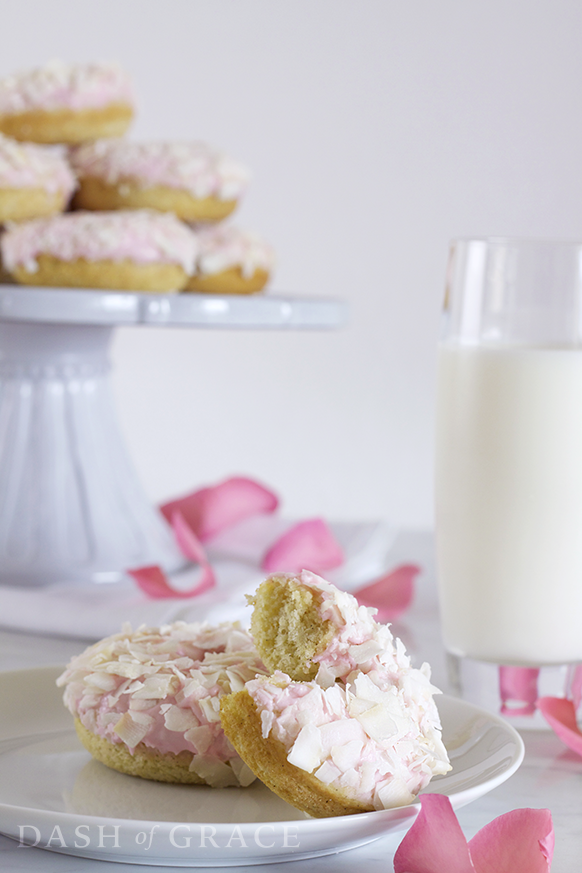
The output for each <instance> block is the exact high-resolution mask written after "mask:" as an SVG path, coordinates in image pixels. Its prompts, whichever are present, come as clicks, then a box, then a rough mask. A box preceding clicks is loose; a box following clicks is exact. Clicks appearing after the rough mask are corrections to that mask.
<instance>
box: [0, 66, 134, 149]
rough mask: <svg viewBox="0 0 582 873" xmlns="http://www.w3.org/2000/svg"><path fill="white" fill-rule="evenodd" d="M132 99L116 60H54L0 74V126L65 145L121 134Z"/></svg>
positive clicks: (26, 138) (13, 133)
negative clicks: (96, 61) (32, 67)
mask: <svg viewBox="0 0 582 873" xmlns="http://www.w3.org/2000/svg"><path fill="white" fill-rule="evenodd" d="M133 102H134V101H133V93H132V88H131V84H130V81H129V77H128V75H127V73H126V72H125V71H124V70H123V69H122V68H121V67H120V66H119V65H118V64H116V63H92V64H79V65H74V64H66V63H64V62H63V61H60V60H53V61H50V62H49V63H48V64H46V65H45V66H44V67H39V68H37V69H34V70H27V71H25V72H22V73H16V74H15V75H12V76H7V77H6V78H4V79H2V80H0V131H1V132H2V133H5V134H6V135H7V136H11V137H13V138H14V139H18V140H22V141H29V142H38V143H64V144H69V145H74V144H78V143H82V142H86V141H87V140H95V139H100V138H102V137H108V136H122V135H123V134H124V133H125V132H126V130H127V128H128V127H129V124H130V122H131V119H132V117H133Z"/></svg>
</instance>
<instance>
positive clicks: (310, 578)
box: [58, 571, 450, 817]
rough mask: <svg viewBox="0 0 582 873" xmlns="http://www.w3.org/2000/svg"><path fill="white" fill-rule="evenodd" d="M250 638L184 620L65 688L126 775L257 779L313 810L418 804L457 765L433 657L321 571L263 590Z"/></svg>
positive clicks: (122, 641) (218, 783) (80, 660)
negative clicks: (407, 645)
mask: <svg viewBox="0 0 582 873" xmlns="http://www.w3.org/2000/svg"><path fill="white" fill-rule="evenodd" d="M251 602H252V603H253V604H254V611H253V616H252V620H251V634H250V635H249V634H247V633H246V632H244V631H241V630H240V628H238V627H237V626H234V625H221V626H220V627H219V628H211V627H208V626H206V625H196V624H184V623H183V622H178V623H176V624H174V625H167V626H165V627H162V628H160V629H147V628H141V629H139V630H138V631H136V632H132V631H131V629H130V628H127V629H126V630H125V631H124V632H123V633H121V634H118V635H115V636H113V637H108V638H107V639H105V640H102V641H101V642H100V643H97V644H96V645H94V646H92V647H91V648H89V649H88V650H87V651H86V652H84V653H82V654H81V655H79V656H77V657H76V658H74V659H73V660H72V661H71V663H70V664H69V666H68V668H67V670H66V671H65V673H64V674H63V675H62V676H61V677H60V679H59V680H58V684H60V685H65V686H66V690H65V696H64V700H65V704H66V706H67V707H68V708H69V710H70V711H71V713H72V714H73V715H74V717H75V724H76V727H77V733H78V735H79V737H80V739H81V741H82V743H83V744H84V745H85V747H86V748H87V749H88V750H89V751H90V752H91V753H92V754H93V756H94V757H95V758H97V760H99V761H101V762H102V763H104V764H106V765H107V766H109V767H112V768H114V769H116V770H120V771H121V772H124V773H128V774H130V775H134V776H136V775H137V776H142V777H144V778H148V779H155V780H158V781H168V782H198V783H201V782H202V783H206V784H207V785H210V786H213V787H223V786H227V785H241V786H245V785H248V784H250V783H251V782H252V781H253V779H254V778H256V777H258V778H259V779H260V780H262V781H263V782H264V783H265V784H266V785H267V786H268V787H269V788H271V789H272V790H273V791H274V792H275V793H277V794H278V795H279V796H281V797H282V798H283V799H284V800H286V801H287V802H289V803H291V804H292V805H293V806H295V807H297V808H298V809H301V810H303V811H304V812H306V813H308V814H309V815H312V816H315V817H322V816H331V815H346V814H350V813H358V812H369V811H372V810H375V809H384V808H388V807H395V806H402V805H406V804H409V803H411V802H412V801H413V800H414V799H415V797H416V795H417V794H418V792H419V791H420V790H421V789H422V788H424V787H425V786H426V785H427V784H428V782H429V781H430V779H431V778H432V776H433V775H438V774H443V773H446V772H447V771H448V770H449V769H450V765H449V761H448V756H447V752H446V749H445V748H444V746H443V743H442V740H441V729H440V722H439V715H438V711H437V709H436V706H435V703H434V700H433V695H434V694H435V692H436V691H437V689H436V688H434V686H432V685H431V683H430V670H429V668H428V666H427V665H426V664H423V666H422V667H421V668H420V669H414V668H412V667H411V665H410V660H409V658H408V657H407V655H406V653H405V651H404V646H403V645H402V643H401V642H400V641H399V640H395V639H393V637H392V634H391V632H390V630H389V628H388V626H387V625H380V624H378V623H377V622H376V621H375V620H374V610H370V609H367V608H366V607H360V606H359V605H358V603H357V601H356V599H355V598H354V597H352V596H351V595H350V594H347V593H346V592H342V591H339V590H338V589H337V588H335V587H334V586H333V585H331V584H330V583H328V582H326V581H325V580H323V579H321V578H320V577H319V576H316V575H315V574H313V573H310V572H308V571H303V572H302V573H300V574H298V575H293V574H285V573H282V574H276V575H274V576H271V577H269V578H268V579H267V580H266V581H265V582H263V583H262V585H261V586H260V587H259V589H258V590H257V592H256V594H255V596H254V598H251Z"/></svg>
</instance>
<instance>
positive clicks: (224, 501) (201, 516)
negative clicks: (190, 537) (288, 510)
mask: <svg viewBox="0 0 582 873" xmlns="http://www.w3.org/2000/svg"><path fill="white" fill-rule="evenodd" d="M278 505H279V499H278V497H277V496H276V494H274V492H272V491H270V490H269V489H268V488H266V487H265V486H264V485H261V484H260V483H259V482H256V481H255V480H254V479H248V478H246V477H245V476H232V477H231V478H230V479H226V480H225V481H224V482H219V483H218V484H217V485H210V486H208V487H206V488H200V489H199V490H198V491H194V492H192V493H191V494H186V495H185V496H184V497H180V498H178V499H177V500H170V501H169V502H168V503H164V504H162V506H160V511H161V512H162V514H163V515H164V516H165V518H166V519H167V520H168V521H169V522H170V523H171V520H172V514H173V513H174V512H180V513H182V515H183V517H184V519H185V521H186V523H187V524H188V525H189V527H190V528H191V529H192V530H193V531H194V533H195V534H196V535H197V536H198V537H199V539H200V540H202V541H205V540H209V539H212V537H213V536H216V534H218V533H220V531H221V530H224V529H225V528H228V527H231V526H232V525H234V524H236V523H237V522H239V521H243V519H245V518H249V517H250V516H252V515H259V514H260V513H268V512H274V511H275V509H277V507H278Z"/></svg>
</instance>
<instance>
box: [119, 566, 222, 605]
mask: <svg viewBox="0 0 582 873" xmlns="http://www.w3.org/2000/svg"><path fill="white" fill-rule="evenodd" d="M126 572H127V574H128V576H131V577H132V579H134V580H135V582H136V583H137V586H138V588H140V590H141V591H143V593H144V594H146V595H147V596H148V597H151V598H152V600H163V599H167V598H171V597H172V598H186V597H196V595H198V594H203V593H204V592H205V591H208V589H209V588H212V586H213V585H215V584H216V581H215V578H214V574H213V572H212V568H211V567H210V566H207V567H203V568H202V573H201V576H200V579H199V580H198V582H197V583H196V585H194V586H193V587H192V588H189V589H188V590H187V591H184V590H180V589H179V588H174V587H173V586H172V584H171V583H170V581H169V579H168V577H167V576H166V574H165V573H164V571H163V570H162V569H161V568H160V567H157V566H152V567H138V568H136V569H134V570H127V571H126Z"/></svg>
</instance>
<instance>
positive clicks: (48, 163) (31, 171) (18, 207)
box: [0, 133, 76, 223]
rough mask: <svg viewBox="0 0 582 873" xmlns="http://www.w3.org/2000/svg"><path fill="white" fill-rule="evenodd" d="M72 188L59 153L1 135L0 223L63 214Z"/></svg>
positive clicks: (69, 175)
mask: <svg viewBox="0 0 582 873" xmlns="http://www.w3.org/2000/svg"><path fill="white" fill-rule="evenodd" d="M75 186H76V181H75V177H74V175H73V173H72V171H71V168H70V167H69V165H68V163H67V161H66V159H65V157H64V156H63V155H62V154H61V153H60V152H58V151H56V150H55V149H54V148H50V147H48V146H39V145H34V144H32V143H20V142H17V141H16V140H14V139H9V138H8V137H5V136H3V135H2V134H1V133H0V223H4V222H6V221H25V220H26V219H28V218H38V217H41V216H45V215H53V214H54V213H57V212H62V211H63V209H64V208H65V207H66V205H67V203H68V202H69V198H70V197H71V194H72V193H73V191H74V190H75Z"/></svg>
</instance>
